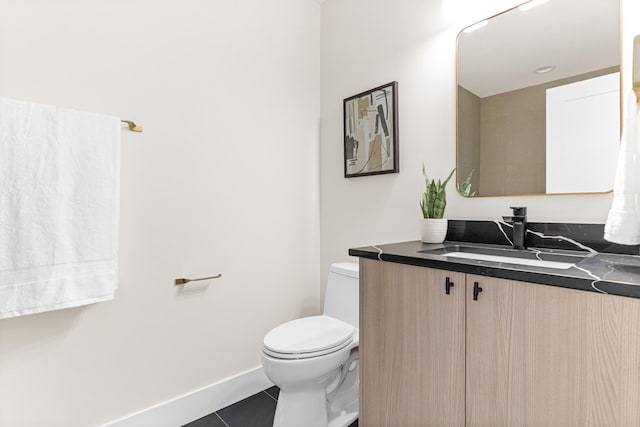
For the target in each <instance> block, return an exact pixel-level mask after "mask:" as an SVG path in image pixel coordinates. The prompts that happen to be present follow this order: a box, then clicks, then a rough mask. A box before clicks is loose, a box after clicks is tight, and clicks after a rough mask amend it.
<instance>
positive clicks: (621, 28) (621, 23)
mask: <svg viewBox="0 0 640 427" xmlns="http://www.w3.org/2000/svg"><path fill="white" fill-rule="evenodd" d="M532 1H535V0H528V1H524V2H522V3H520V4H518V5H516V6H514V7H511V8H509V9H506V10H504V11H502V12H499V13H496V14H494V15H491V16H490V17H488V18H486V19H483V20H480V21H478V22H475V23H472V24H470V25H467V26H466V27H464V28H462V29H461V30H460V31H459V32H458V34H457V36H456V60H455V73H456V83H455V84H456V185H455V187H456V191H457V192H458V194H460V195H461V196H463V197H465V198H469V199H473V198H488V197H526V196H571V195H592V194H609V193H611V192H613V189H609V190H607V191H590V192H568V193H520V194H505V195H486V196H483V195H475V196H465V195H463V194H462V193H461V192H460V184H461V183H462V181H461V178H462V180H464V179H465V178H466V177H461V176H460V173H459V161H460V153H459V150H460V144H459V132H460V130H459V120H460V118H459V105H458V103H459V98H458V97H459V87H460V86H459V59H458V58H459V49H458V45H459V40H460V36H461V35H462V34H463V33H464V32H465V30H466V29H468V28H470V27H473V26H474V25H477V24H479V23H481V22H483V21H488V20H491V19H493V18H495V17H497V16H500V15H503V14H506V13H509V12H511V11H514V10H515V9H518V8H519V7H520V6H522V5H524V4H527V3H530V2H532ZM618 4H619V23H620V24H619V36H618V40H619V46H620V134H622V127H623V123H624V110H623V104H624V94H623V82H624V72H623V60H624V53H623V45H622V41H623V37H622V35H623V33H624V32H623V15H624V13H623V2H622V0H619V1H618Z"/></svg>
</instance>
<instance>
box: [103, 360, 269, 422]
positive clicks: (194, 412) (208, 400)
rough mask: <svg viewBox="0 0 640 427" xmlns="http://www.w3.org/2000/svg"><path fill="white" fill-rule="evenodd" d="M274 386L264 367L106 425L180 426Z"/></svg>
mask: <svg viewBox="0 0 640 427" xmlns="http://www.w3.org/2000/svg"><path fill="white" fill-rule="evenodd" d="M271 386H273V384H272V383H271V381H269V379H268V378H267V377H266V375H265V374H264V371H263V370H262V366H258V367H257V368H254V369H251V370H249V371H246V372H243V373H241V374H238V375H236V376H233V377H231V378H227V379H224V380H222V381H219V382H217V383H214V384H211V385H208V386H205V387H202V388H201V389H199V390H195V391H192V392H190V393H186V394H183V395H182V396H178V397H176V398H173V399H171V400H168V401H166V402H162V403H159V404H157V405H154V406H152V407H150V408H147V409H143V410H142V411H139V412H136V413H134V414H131V415H127V416H126V417H123V418H120V419H117V420H115V421H111V422H109V423H107V424H104V425H103V426H102V427H148V426H154V427H179V426H182V425H184V424H187V423H189V422H191V421H194V420H197V419H198V418H202V417H204V416H205V415H208V414H210V413H212V412H215V411H217V410H219V409H222V408H225V407H227V406H229V405H231V404H233V403H236V402H239V401H240V400H242V399H244V398H247V397H249V396H251V395H254V394H256V393H258V392H260V391H262V390H265V389H267V388H269V387H271Z"/></svg>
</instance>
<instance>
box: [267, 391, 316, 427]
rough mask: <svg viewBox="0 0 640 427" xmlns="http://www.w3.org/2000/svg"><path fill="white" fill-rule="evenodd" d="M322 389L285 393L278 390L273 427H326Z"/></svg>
mask: <svg viewBox="0 0 640 427" xmlns="http://www.w3.org/2000/svg"><path fill="white" fill-rule="evenodd" d="M326 399H327V398H326V395H325V391H324V387H318V388H314V389H306V390H297V391H293V392H287V391H285V390H282V389H281V390H280V394H279V395H278V405H277V406H276V415H275V418H274V420H273V427H300V426H305V427H327V405H326Z"/></svg>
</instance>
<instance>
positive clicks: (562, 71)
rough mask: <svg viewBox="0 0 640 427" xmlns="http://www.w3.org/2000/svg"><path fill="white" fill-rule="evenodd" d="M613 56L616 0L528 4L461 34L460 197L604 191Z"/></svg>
mask: <svg viewBox="0 0 640 427" xmlns="http://www.w3.org/2000/svg"><path fill="white" fill-rule="evenodd" d="M620 57H621V54H620V3H619V1H618V0H548V1H541V0H533V1H530V2H528V3H524V4H523V5H522V6H519V7H516V8H513V9H510V10H508V11H506V12H503V13H501V14H499V15H496V16H494V17H492V18H489V19H487V20H486V21H482V22H481V23H478V24H474V25H472V26H470V27H467V28H466V29H464V30H463V31H462V32H460V34H459V35H458V46H457V86H458V90H457V97H458V99H457V172H456V176H457V185H458V191H460V193H461V194H462V195H464V196H476V197H477V196H510V195H534V194H568V193H594V192H607V191H610V190H611V189H612V188H613V180H614V176H615V168H616V163H617V158H618V146H619V142H620Z"/></svg>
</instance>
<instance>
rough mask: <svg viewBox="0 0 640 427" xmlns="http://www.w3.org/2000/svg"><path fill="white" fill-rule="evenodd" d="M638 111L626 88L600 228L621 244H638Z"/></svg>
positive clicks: (639, 178) (639, 215) (613, 240)
mask: <svg viewBox="0 0 640 427" xmlns="http://www.w3.org/2000/svg"><path fill="white" fill-rule="evenodd" d="M639 114H640V112H639V111H638V104H637V100H636V95H635V93H634V91H630V93H629V96H628V98H627V116H626V118H625V124H624V129H623V131H622V139H621V141H620V154H619V155H618V169H617V170H616V179H615V183H614V185H613V204H612V206H611V210H610V211H609V215H608V217H607V223H606V225H605V227H604V238H605V239H606V240H608V241H610V242H614V243H620V244H623V245H637V244H640V206H639V203H640V191H639V190H640V170H639V168H640V138H639V136H640V132H639V131H638V125H639V124H640V119H638V115H639Z"/></svg>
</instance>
